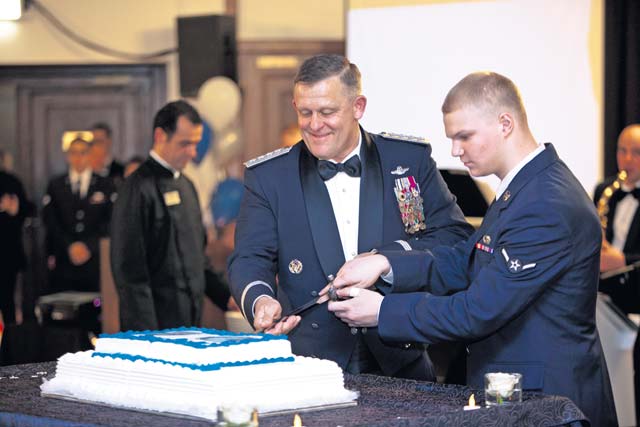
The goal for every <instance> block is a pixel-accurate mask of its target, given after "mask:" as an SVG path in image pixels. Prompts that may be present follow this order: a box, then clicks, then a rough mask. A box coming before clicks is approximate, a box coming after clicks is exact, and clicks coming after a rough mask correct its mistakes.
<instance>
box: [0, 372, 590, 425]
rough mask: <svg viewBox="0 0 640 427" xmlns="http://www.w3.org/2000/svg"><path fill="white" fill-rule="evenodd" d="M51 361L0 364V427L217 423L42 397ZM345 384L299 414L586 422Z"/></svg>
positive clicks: (365, 381) (527, 405)
mask: <svg viewBox="0 0 640 427" xmlns="http://www.w3.org/2000/svg"><path fill="white" fill-rule="evenodd" d="M54 373H55V363H54V362H47V363H34V364H28V365H14V366H6V367H3V368H0V426H55V427H58V426H155V427H163V426H185V427H204V426H212V425H215V424H213V423H210V422H207V421H199V420H191V419H185V418H176V417H171V416H166V415H159V414H158V415H156V414H155V413H147V412H137V411H129V410H124V409H118V408H112V407H107V406H100V405H94V404H90V403H79V402H71V401H65V400H60V399H55V398H50V397H42V396H40V384H41V383H42V378H43V377H52V376H53V374H54ZM345 380H346V385H347V388H349V389H351V390H358V391H359V392H360V397H359V399H358V405H357V406H352V407H347V408H341V409H328V410H321V411H313V412H305V413H301V414H300V415H301V417H302V421H303V424H304V425H305V426H306V427H312V426H332V427H336V426H343V427H352V426H368V427H383V426H384V427H386V426H411V427H413V426H514V425H517V426H559V425H572V426H588V425H589V423H588V422H586V420H585V416H584V414H583V413H582V412H581V411H580V410H579V409H578V408H577V407H576V405H575V404H574V403H573V402H571V400H569V399H567V398H564V397H558V396H546V395H541V394H537V393H524V396H523V402H522V403H521V404H516V405H511V406H501V407H492V408H481V409H478V410H474V411H463V410H462V407H463V406H464V405H465V404H466V403H467V401H468V399H469V396H470V395H471V393H475V394H476V399H477V401H478V402H483V401H484V396H483V393H482V392H480V391H477V390H473V389H471V388H469V387H462V386H454V385H442V384H434V383H429V382H418V381H411V380H400V379H396V378H387V377H378V376H374V375H346V377H345ZM292 424H293V415H292V414H287V415H278V416H270V417H261V418H260V427H272V426H273V427H275V426H278V427H281V426H285V427H286V426H291V425H292Z"/></svg>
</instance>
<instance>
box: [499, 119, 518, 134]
mask: <svg viewBox="0 0 640 427" xmlns="http://www.w3.org/2000/svg"><path fill="white" fill-rule="evenodd" d="M498 122H499V124H498V131H499V132H500V133H501V134H502V136H503V137H507V136H509V135H510V134H511V132H513V128H514V126H515V120H514V118H513V116H512V115H511V113H502V114H500V116H499V117H498Z"/></svg>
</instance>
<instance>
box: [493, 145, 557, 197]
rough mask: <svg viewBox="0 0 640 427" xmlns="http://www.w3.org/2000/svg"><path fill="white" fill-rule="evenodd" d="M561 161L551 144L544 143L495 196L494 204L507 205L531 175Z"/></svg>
mask: <svg viewBox="0 0 640 427" xmlns="http://www.w3.org/2000/svg"><path fill="white" fill-rule="evenodd" d="M559 161H561V160H560V158H559V157H558V153H556V150H555V148H554V147H553V144H550V143H546V144H544V150H541V152H540V153H537V154H536V155H535V156H534V157H533V158H532V159H530V160H529V162H527V163H526V164H525V165H524V166H523V167H522V168H521V169H520V170H519V171H518V173H517V174H516V175H515V176H514V177H513V178H512V180H511V182H510V183H509V185H508V186H507V188H506V189H505V191H504V192H503V193H502V195H501V197H500V198H499V199H498V198H496V201H495V204H496V205H497V206H499V207H500V208H501V209H502V208H505V207H506V206H508V205H509V202H510V201H511V200H512V199H513V196H515V195H516V194H517V193H518V191H520V189H521V188H522V187H524V186H525V185H526V184H527V183H528V182H529V181H531V179H533V177H535V176H536V175H538V174H539V173H540V171H541V170H543V169H545V168H546V167H548V166H549V165H551V164H552V163H555V162H559Z"/></svg>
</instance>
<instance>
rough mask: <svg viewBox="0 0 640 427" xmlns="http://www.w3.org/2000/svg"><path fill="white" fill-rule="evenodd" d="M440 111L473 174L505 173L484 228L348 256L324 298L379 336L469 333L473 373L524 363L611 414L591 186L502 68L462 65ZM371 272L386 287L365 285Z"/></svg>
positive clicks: (427, 337) (597, 416)
mask: <svg viewBox="0 0 640 427" xmlns="http://www.w3.org/2000/svg"><path fill="white" fill-rule="evenodd" d="M442 113H443V116H444V127H445V133H446V135H447V137H448V138H450V139H451V141H452V147H451V154H452V155H453V156H454V157H459V158H460V160H461V161H462V162H463V163H464V165H465V166H466V167H467V168H468V169H469V173H470V174H471V175H473V176H474V177H479V176H486V175H491V174H494V175H496V176H497V177H498V178H499V179H500V180H501V182H500V185H499V186H498V188H497V191H496V199H495V201H494V202H493V204H492V205H491V207H490V208H489V210H488V211H487V214H486V216H485V217H484V220H483V221H482V224H481V226H480V228H479V229H478V230H477V231H476V232H475V233H474V234H473V235H472V236H471V237H470V238H469V239H468V240H467V241H465V242H461V243H459V244H457V245H455V246H454V247H446V246H439V247H437V248H435V249H433V250H431V251H407V252H399V251H381V252H380V254H372V255H369V256H363V257H359V258H356V259H354V260H352V261H349V262H348V263H346V264H345V265H344V266H343V267H342V268H341V269H340V271H339V272H338V274H337V278H336V279H335V281H334V282H333V285H334V287H335V288H338V291H337V293H338V295H339V296H341V297H345V298H349V297H351V298H350V299H348V300H346V301H335V302H330V303H329V310H330V311H331V312H333V313H334V314H335V315H336V316H337V317H339V318H340V319H341V320H342V321H343V322H345V323H346V324H349V325H352V326H362V327H365V326H366V327H377V328H378V331H379V333H380V336H381V337H382V339H383V340H385V341H386V342H406V341H409V342H422V343H427V344H431V343H437V342H442V341H463V342H466V343H467V352H468V356H467V384H468V385H470V386H472V387H474V388H476V389H482V388H483V387H484V375H485V374H486V373H489V372H517V373H521V374H522V381H523V383H522V387H523V390H535V391H541V392H543V393H548V394H557V395H560V396H566V397H568V398H570V399H571V400H572V401H573V402H574V403H576V404H577V405H578V407H579V408H580V409H581V410H582V412H583V413H584V414H585V415H587V417H588V418H589V420H590V421H591V425H594V426H602V427H604V426H615V425H617V422H616V411H615V406H614V402H613V395H612V392H611V384H610V382H609V374H608V371H607V365H606V363H605V359H604V354H603V351H602V347H601V345H600V338H599V336H598V330H597V329H596V321H595V308H596V297H597V290H598V272H599V261H600V245H601V237H602V233H601V231H600V223H599V221H598V216H597V215H596V212H595V209H594V207H593V205H592V204H591V202H590V200H589V197H588V196H587V194H586V193H585V191H584V189H583V188H582V185H581V184H580V182H578V180H577V179H576V178H575V176H574V175H573V174H572V173H571V171H570V170H569V169H568V168H567V166H566V165H565V164H564V163H563V162H562V161H561V160H560V158H559V157H558V155H557V154H556V151H555V149H554V147H553V145H551V144H544V145H543V144H538V143H537V142H536V140H535V139H534V137H533V135H532V133H531V131H530V129H529V125H528V121H527V114H526V111H525V108H524V104H523V102H522V99H521V96H520V92H519V90H518V88H517V87H516V86H515V85H514V83H513V82H512V81H511V80H509V79H508V78H506V77H504V76H502V75H500V74H497V73H493V72H478V73H473V74H470V75H468V76H466V77H465V78H463V79H462V80H461V81H460V82H458V83H457V84H456V85H455V86H454V87H453V88H452V89H451V90H450V91H449V93H448V94H447V96H446V98H445V101H444V103H443V105H442ZM381 277H382V278H383V279H384V282H379V281H378V279H380V278H381ZM376 283H377V285H376V288H375V289H377V290H380V291H381V292H382V293H383V294H384V295H382V294H380V293H378V292H376V291H375V290H371V289H368V288H370V287H371V286H372V285H374V284H376ZM326 292H327V289H325V290H323V292H322V294H324V293H326Z"/></svg>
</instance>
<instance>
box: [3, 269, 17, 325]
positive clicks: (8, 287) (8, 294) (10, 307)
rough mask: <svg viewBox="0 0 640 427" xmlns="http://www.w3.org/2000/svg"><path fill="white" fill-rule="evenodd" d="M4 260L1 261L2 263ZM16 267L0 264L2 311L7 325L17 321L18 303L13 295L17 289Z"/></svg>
mask: <svg viewBox="0 0 640 427" xmlns="http://www.w3.org/2000/svg"><path fill="white" fill-rule="evenodd" d="M2 262H3V261H0V263H2ZM7 267H10V268H7ZM14 267H15V266H6V265H0V311H1V312H2V319H3V320H4V323H5V324H6V325H12V324H14V323H16V305H15V303H14V301H13V295H14V293H15V290H16V279H17V277H18V270H16V269H15V268H14Z"/></svg>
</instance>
